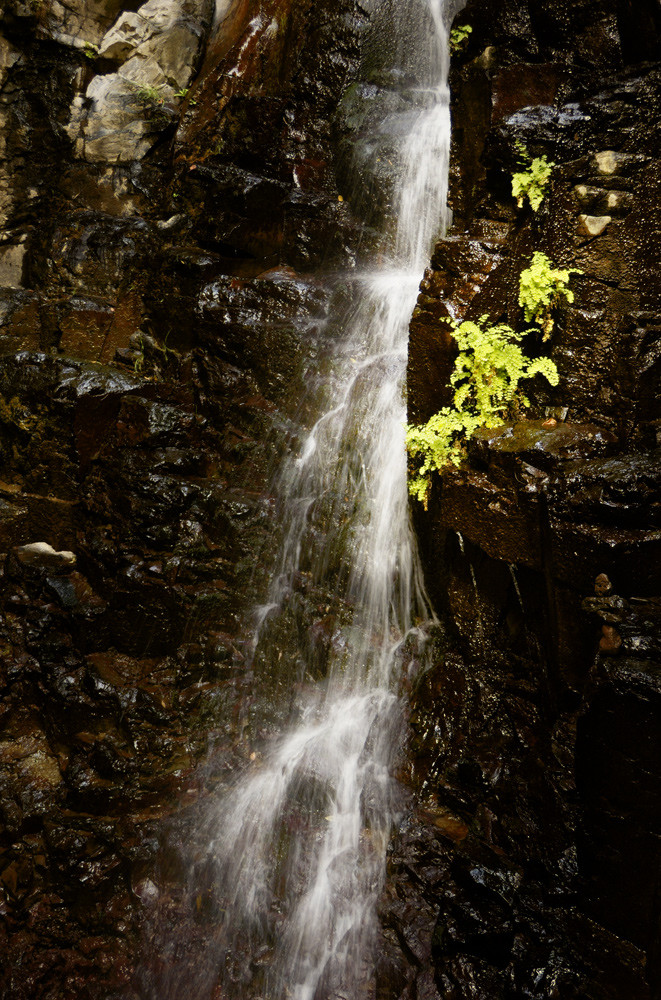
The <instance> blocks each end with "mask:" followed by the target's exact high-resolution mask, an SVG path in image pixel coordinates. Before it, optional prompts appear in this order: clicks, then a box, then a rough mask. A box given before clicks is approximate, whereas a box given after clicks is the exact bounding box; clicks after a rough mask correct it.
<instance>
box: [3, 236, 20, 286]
mask: <svg viewBox="0 0 661 1000" xmlns="http://www.w3.org/2000/svg"><path fill="white" fill-rule="evenodd" d="M24 257H25V247H24V246H23V245H22V244H20V243H19V244H17V245H14V246H8V247H0V288H22V286H23V258H24Z"/></svg>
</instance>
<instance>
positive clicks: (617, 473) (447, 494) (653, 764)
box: [383, 0, 661, 1000]
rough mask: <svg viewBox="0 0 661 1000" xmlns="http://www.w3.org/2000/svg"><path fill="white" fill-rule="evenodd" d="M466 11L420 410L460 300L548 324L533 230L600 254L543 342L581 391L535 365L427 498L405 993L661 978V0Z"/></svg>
mask: <svg viewBox="0 0 661 1000" xmlns="http://www.w3.org/2000/svg"><path fill="white" fill-rule="evenodd" d="M457 23H461V24H470V25H471V26H472V29H473V30H472V33H471V35H470V38H469V42H468V45H467V46H465V47H464V48H463V50H462V51H461V52H460V53H459V54H457V55H456V56H455V58H454V60H453V72H452V114H453V137H454V147H453V165H452V177H451V204H452V207H453V211H454V224H453V227H452V230H451V232H450V233H449V234H448V238H447V239H445V240H442V241H441V242H439V243H438V244H437V246H436V248H435V250H434V254H433V257H432V261H431V265H430V268H429V270H428V272H427V274H426V276H425V280H424V282H423V285H422V289H421V294H420V298H419V301H418V306H417V309H416V312H415V315H414V318H413V321H412V325H411V339H410V363H409V410H410V418H411V420H413V421H415V422H420V421H424V420H426V419H427V418H428V417H429V416H430V415H431V414H432V413H434V412H436V410H438V409H439V408H440V406H442V405H445V404H447V403H448V401H449V388H448V379H449V375H450V373H451V371H452V366H453V363H454V354H453V347H452V340H451V337H450V336H449V332H448V328H447V326H445V325H444V324H443V323H442V320H443V318H444V317H447V316H452V317H458V318H460V319H462V318H468V319H475V318H477V317H479V316H481V315H483V314H488V315H489V317H490V319H491V320H492V321H493V322H498V321H506V322H508V323H510V324H511V325H512V326H514V327H515V328H518V329H524V328H525V327H526V326H527V325H528V324H525V323H524V319H523V315H522V310H521V309H520V307H519V304H518V279H519V275H520V273H521V271H522V270H523V269H524V268H526V267H528V266H529V264H530V260H531V257H532V253H533V252H534V251H537V250H539V251H543V252H544V253H546V254H547V255H548V256H549V257H550V258H551V260H552V261H553V262H554V264H555V265H556V266H560V267H576V268H578V269H580V272H581V273H580V274H578V275H575V276H574V277H573V278H572V284H571V287H572V289H574V291H575V299H574V301H573V302H572V303H564V304H563V305H562V306H561V307H558V309H557V310H556V312H555V314H554V315H555V326H554V329H553V332H552V335H551V337H550V339H549V341H548V342H547V343H546V344H543V343H542V342H541V336H535V335H534V334H533V335H529V336H527V337H526V339H525V342H524V347H525V349H526V351H527V353H528V354H531V355H532V356H536V355H537V354H539V353H548V354H549V355H550V356H551V357H552V359H553V360H554V361H555V363H556V364H557V367H558V370H559V373H560V381H559V384H558V386H557V388H553V389H551V388H550V387H549V386H548V385H547V384H546V383H543V382H542V380H540V381H539V383H537V382H535V383H533V384H532V389H531V391H528V392H527V394H528V395H529V397H530V399H531V402H532V407H531V409H530V410H529V411H527V412H526V414H525V419H521V420H519V421H518V422H516V423H513V424H508V425H507V426H505V427H504V428H499V429H497V430H492V431H485V432H482V433H480V434H478V435H477V436H476V439H475V440H474V441H473V442H472V444H471V445H470V448H469V455H468V459H467V461H466V462H465V463H464V465H463V466H462V467H461V468H460V469H448V470H447V472H444V473H443V475H442V476H441V477H438V476H436V477H435V479H434V483H433V487H432V493H431V498H430V503H429V510H428V512H423V511H422V509H421V508H419V507H417V508H416V511H415V517H416V524H417V528H418V533H419V537H420V543H421V550H422V553H423V559H424V562H425V571H426V579H427V583H428V586H429V589H430V593H431V594H432V596H433V599H434V602H435V605H436V607H437V609H438V611H439V613H440V614H441V615H442V617H443V621H444V623H445V625H444V632H443V636H442V638H439V649H438V655H437V660H436V667H435V668H434V670H433V671H432V672H431V673H430V674H429V675H428V676H427V677H426V678H425V680H424V681H423V683H422V685H421V690H420V691H419V692H418V693H417V695H415V696H414V699H413V702H414V707H413V716H412V738H411V748H412V762H411V768H410V779H411V781H412V783H413V786H414V787H415V788H416V790H417V795H418V798H417V802H418V811H417V812H414V813H413V817H412V818H411V819H410V820H409V821H408V824H409V825H408V826H407V827H406V828H405V829H403V831H402V836H401V838H400V841H399V843H398V845H397V847H396V848H395V851H394V854H393V860H392V874H393V887H394V888H393V890H392V895H391V897H390V898H389V899H388V900H386V902H385V904H384V922H385V925H386V935H387V938H388V940H389V941H390V950H389V951H387V952H386V954H387V955H388V956H389V957H388V958H387V959H384V962H385V965H384V969H385V970H386V971H385V972H384V977H385V979H386V980H388V979H390V980H392V981H396V976H397V975H399V976H400V977H401V978H400V980H399V983H400V985H399V986H398V987H397V988H390V987H388V986H387V985H385V984H384V991H383V995H384V996H408V995H410V994H409V993H407V992H406V991H405V990H404V987H403V984H404V983H405V982H409V983H410V982H411V981H412V980H414V981H415V980H417V981H418V983H419V984H422V983H426V984H427V985H426V986H425V987H424V989H426V990H427V991H428V992H426V993H424V995H429V996H433V995H435V993H434V990H435V989H438V992H439V994H440V996H443V997H444V998H450V997H452V998H454V997H456V998H460V997H462V998H463V997H466V996H471V997H480V998H482V997H484V998H485V1000H486V998H487V997H488V998H489V1000H496V998H504V997H517V998H519V997H523V996H525V997H539V998H540V1000H541V998H542V997H544V998H546V997H551V996H557V997H562V998H563V1000H567V998H569V997H590V998H595V1000H596V998H600V1000H601V998H606V997H608V998H622V1000H624V998H625V997H626V998H628V997H633V996H635V997H640V998H644V997H649V996H652V997H657V996H659V995H660V994H659V990H660V989H661V985H660V983H659V961H660V960H659V954H660V948H661V942H660V939H659V922H658V921H659V898H660V889H661V883H660V882H659V878H660V874H659V873H660V870H661V867H660V866H661V850H660V846H659V844H660V841H659V835H660V832H661V808H660V799H659V788H660V787H661V698H660V695H661V691H660V689H659V676H660V675H659V669H660V664H661V635H660V633H661V629H660V624H661V596H660V595H661V579H660V577H661V574H660V571H659V566H660V558H659V557H660V546H661V522H660V521H659V510H660V509H661V508H660V507H659V502H660V500H661V478H660V473H661V461H660V458H661V456H660V454H659V450H658V433H659V426H660V425H659V420H660V418H661V411H660V405H661V404H660V396H659V374H660V371H661V346H660V345H661V337H660V330H661V325H660V322H661V283H660V281H659V268H658V220H659V218H660V217H661V214H660V212H661V200H660V196H661V189H660V188H659V184H658V180H659V176H660V171H661V65H660V64H659V63H658V61H655V60H658V58H659V41H660V37H661V36H660V34H659V31H660V29H661V21H660V18H659V11H658V5H656V4H653V3H649V4H648V3H623V2H620V3H616V2H615V0H613V2H608V3H606V2H603V3H602V2H593V0H591V2H589V3H572V4H569V3H568V4H565V3H563V2H560V0H544V2H542V0H540V2H535V3H532V2H531V3H527V2H523V0H512V2H508V3H499V4H496V3H493V2H490V0H469V2H468V3H467V5H466V7H465V9H464V10H463V12H462V13H461V14H460V15H459V16H458V18H457ZM517 143H523V144H524V145H525V146H526V147H527V149H528V151H529V153H530V154H531V155H532V156H541V155H546V156H547V157H548V159H549V160H550V161H552V162H553V163H554V167H553V171H552V175H551V182H550V187H549V191H548V193H547V195H546V197H545V199H544V201H543V203H542V205H541V207H540V209H539V211H538V212H537V213H534V212H532V210H531V209H530V207H529V206H527V205H526V206H524V207H522V208H517V204H516V201H515V199H514V198H513V197H512V194H511V178H512V174H513V172H514V171H515V170H519V169H521V167H520V166H519V165H518V155H519V154H518V149H517ZM412 900H416V901H417V902H416V905H417V906H418V907H419V908H422V911H424V912H425V913H426V918H425V920H424V921H420V920H418V921H417V922H416V921H414V920H413V919H412V917H411V913H412V906H413V904H412V902H411V901H412ZM432 925H433V926H434V931H433V935H431V936H430V933H429V931H430V927H431V926H432ZM404 956H406V957H404ZM412 956H413V959H412ZM430 956H431V957H430ZM416 963H417V964H416ZM430 964H431V966H432V967H433V969H434V977H435V985H433V986H432V985H430V984H429V981H428V980H425V978H424V977H425V970H426V969H429V967H430ZM393 970H396V972H395V971H393ZM407 988H409V989H410V986H409V987H407ZM420 988H421V989H422V988H423V987H422V986H420ZM416 995H420V993H418V994H416Z"/></svg>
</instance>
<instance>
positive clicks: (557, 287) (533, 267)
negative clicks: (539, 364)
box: [519, 251, 583, 340]
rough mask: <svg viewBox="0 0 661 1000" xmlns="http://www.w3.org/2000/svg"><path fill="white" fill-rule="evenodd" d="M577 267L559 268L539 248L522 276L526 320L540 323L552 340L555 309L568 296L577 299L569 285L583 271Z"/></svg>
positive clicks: (520, 284)
mask: <svg viewBox="0 0 661 1000" xmlns="http://www.w3.org/2000/svg"><path fill="white" fill-rule="evenodd" d="M582 273H583V272H582V271H579V270H578V268H576V267H569V268H557V267H554V266H553V264H552V262H551V261H550V260H549V258H548V257H547V256H546V254H543V253H539V251H537V252H536V253H534V254H533V255H532V261H531V263H530V267H529V268H527V269H526V270H525V271H522V272H521V277H520V278H519V305H520V306H521V307H522V308H523V311H524V316H525V319H526V323H537V324H538V325H539V326H540V327H541V329H542V331H543V334H544V336H543V338H542V339H543V340H548V339H549V337H550V336H551V331H552V330H553V317H552V315H551V312H552V310H553V309H554V308H555V307H556V306H557V305H558V304H559V303H560V300H561V299H562V298H564V299H565V300H566V301H567V302H573V301H574V293H573V292H572V290H571V288H568V287H567V286H568V283H569V279H570V278H571V276H572V274H582Z"/></svg>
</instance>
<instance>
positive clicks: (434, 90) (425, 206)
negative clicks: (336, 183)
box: [208, 0, 449, 1000]
mask: <svg viewBox="0 0 661 1000" xmlns="http://www.w3.org/2000/svg"><path fill="white" fill-rule="evenodd" d="M445 6H446V4H445V0H406V2H404V0H402V3H401V4H400V5H399V10H398V14H397V17H398V18H400V19H401V24H402V26H403V29H402V30H403V37H405V38H406V47H407V50H408V51H407V52H405V53H404V55H403V60H404V65H403V66H402V67H401V70H402V77H403V78H404V79H406V80H410V81H411V82H410V84H406V85H405V86H404V88H403V92H404V98H405V99H404V101H403V102H400V104H401V105H403V106H404V107H405V110H399V111H395V112H394V113H393V114H390V115H389V116H388V117H387V119H386V120H385V121H384V122H383V126H382V128H383V131H384V134H385V133H387V134H388V135H390V136H395V137H396V149H395V152H394V153H393V154H391V159H392V162H393V168H394V171H395V176H396V182H395V192H394V196H393V207H394V213H393V216H394V217H393V219H392V220H391V222H390V223H389V226H390V234H389V236H387V237H386V241H385V247H386V250H385V253H381V255H380V259H379V262H378V264H375V265H374V266H373V268H371V269H370V270H367V271H364V272H362V273H361V274H360V275H359V276H358V277H357V278H356V276H353V277H352V279H351V280H352V281H354V282H356V281H357V282H358V283H359V288H358V290H357V291H358V294H356V295H355V296H354V300H355V302H356V304H355V306H354V309H353V312H352V314H351V316H350V317H349V319H348V320H347V321H346V322H345V323H344V324H343V335H342V339H341V341H340V342H339V344H338V346H337V352H336V357H335V359H334V362H333V366H332V374H331V377H330V382H329V387H328V395H327V402H326V407H327V408H326V410H325V412H324V413H323V414H322V416H321V417H320V418H319V419H318V420H317V422H316V423H315V425H314V426H313V427H312V429H311V430H310V432H309V435H308V437H307V440H306V441H305V443H304V445H303V448H302V450H301V452H300V454H298V455H296V456H295V457H293V458H292V459H291V460H290V461H289V462H288V463H287V464H286V466H285V467H284V469H283V470H282V472H281V474H280V480H279V493H280V495H281V497H283V498H284V500H283V506H284V509H285V511H286V518H287V525H286V532H285V540H284V543H283V547H282V551H281V555H280V560H279V565H278V567H277V571H276V573H275V576H274V579H273V582H272V585H271V592H270V594H269V597H268V602H267V604H266V605H265V606H264V608H262V609H261V613H260V614H259V616H258V617H259V619H260V622H262V623H263V622H265V621H266V624H267V625H268V620H270V619H273V617H275V616H277V615H278V613H279V611H280V609H281V608H282V607H283V606H284V605H285V604H286V600H287V597H288V595H289V594H290V593H291V592H292V590H294V588H295V580H296V577H297V574H299V573H300V571H301V567H302V566H304V567H305V571H306V573H307V574H308V575H309V577H310V578H311V579H312V582H313V583H314V584H315V585H319V586H322V585H325V586H330V587H332V588H336V589H337V588H339V589H340V590H341V597H342V601H343V606H344V607H345V608H347V609H350V611H349V612H348V613H349V615H350V623H349V625H348V626H347V628H346V629H345V634H347V635H348V636H349V637H350V639H349V641H348V642H347V643H346V644H345V646H344V647H343V648H342V650H340V651H338V652H336V654H335V655H331V660H330V664H329V669H328V676H327V679H326V681H325V682H324V683H323V684H321V685H320V686H319V688H318V690H317V691H316V692H315V693H313V694H312V695H310V697H309V699H308V701H307V703H306V707H305V709H304V710H303V711H302V713H301V718H300V721H299V722H298V724H296V725H295V727H294V728H292V730H291V731H290V732H289V733H288V734H286V735H284V736H283V737H282V738H281V740H280V741H279V742H278V744H277V745H276V746H275V747H274V748H272V749H271V751H270V753H267V755H266V756H265V758H264V759H263V760H262V761H261V763H259V764H257V765H256V766H255V768H254V770H252V771H249V772H248V773H247V774H245V775H244V776H242V778H241V779H240V782H239V783H238V784H237V785H236V787H235V788H234V790H233V791H231V792H230V793H229V795H228V796H226V797H225V799H224V800H223V801H222V802H221V803H220V804H219V806H218V808H217V812H216V813H215V816H214V820H213V825H214V835H213V838H212V843H211V844H210V845H209V853H208V857H209V858H213V863H214V866H215V868H216V878H215V880H216V883H217V885H219V886H220V887H221V891H220V896H221V898H222V900H223V902H222V909H223V916H222V922H223V925H224V926H223V939H224V942H225V947H226V949H227V951H228V952H230V953H231V951H232V950H233V949H235V948H237V947H239V945H240V946H241V947H242V948H245V947H246V941H248V942H249V947H250V948H252V949H253V952H254V953H255V955H259V954H260V948H261V949H262V951H265V950H266V949H267V948H268V951H269V955H268V960H267V962H265V965H267V966H268V972H267V973H266V974H265V981H264V982H263V984H262V985H261V987H260V995H261V996H263V997H264V998H265V1000H281V998H285V997H287V998H290V1000H321V998H326V997H335V998H346V1000H357V997H358V996H367V995H369V993H368V992H366V990H369V988H370V987H369V986H368V985H366V984H369V982H370V978H371V977H370V961H371V950H372V945H373V942H374V937H375V932H376V917H375V911H376V903H377V900H378V897H379V894H380V892H381V890H382V887H383V881H384V873H385V858H386V847H387V843H388V838H389V835H390V832H391V828H392V825H393V822H394V819H395V817H396V810H397V805H396V801H397V795H396V785H395V782H394V779H393V777H392V766H393V761H394V758H395V757H396V754H397V752H398V749H399V743H400V737H401V718H402V710H401V702H400V699H399V696H398V693H397V692H398V688H399V685H400V683H401V677H400V676H399V675H400V674H401V671H402V669H405V667H406V664H407V663H409V664H410V662H411V660H412V658H415V656H416V655H417V654H416V652H415V649H416V646H421V645H422V644H423V643H424V635H423V634H422V631H421V630H420V629H419V628H418V627H417V625H416V623H419V622H423V621H424V620H425V619H426V618H428V617H429V613H428V610H427V607H426V602H425V598H424V593H423V588H422V584H421V578H420V570H419V565H418V560H417V555H416V550H415V543H414V539H413V536H412V532H411V529H410V525H409V514H408V499H407V490H406V457H405V447H404V426H405V422H406V407H405V402H404V397H403V382H404V377H405V371H406V355H407V339H408V326H409V322H410V317H411V314H412V312H413V308H414V305H415V302H416V297H417V294H418V287H419V283H420V280H421V277H422V274H423V271H424V268H425V266H426V264H427V261H428V259H429V253H430V248H431V244H432V242H433V238H434V236H435V235H436V234H438V233H439V232H440V231H441V230H442V229H443V227H444V225H445V221H446V220H445V214H446V186H447V172H448V169H447V168H448V152H449V111H448V93H447V82H446V81H447V70H448V65H447V63H448V54H447V53H448V46H447V29H446V25H445ZM395 30H397V29H395ZM406 86H409V88H410V93H409V94H408V96H407V95H406ZM398 116H399V117H398ZM329 575H331V582H330V583H329V582H328V578H329ZM258 638H259V636H257V638H256V641H257V639H258ZM403 665H404V667H403ZM292 804H295V806H293V805H292ZM221 995H222V996H235V995H236V996H237V997H242V996H245V995H247V991H246V992H245V993H243V992H242V987H241V984H240V983H239V984H237V983H234V984H229V985H225V986H224V987H223V989H222V991H221ZM251 995H252V994H251Z"/></svg>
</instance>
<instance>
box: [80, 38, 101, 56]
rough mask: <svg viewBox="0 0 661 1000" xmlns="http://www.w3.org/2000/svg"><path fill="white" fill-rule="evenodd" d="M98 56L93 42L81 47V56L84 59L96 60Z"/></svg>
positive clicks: (97, 50)
mask: <svg viewBox="0 0 661 1000" xmlns="http://www.w3.org/2000/svg"><path fill="white" fill-rule="evenodd" d="M98 54H99V49H98V46H97V45H95V44H94V42H85V44H84V45H83V55H84V56H85V58H86V59H96V57H97V56H98Z"/></svg>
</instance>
